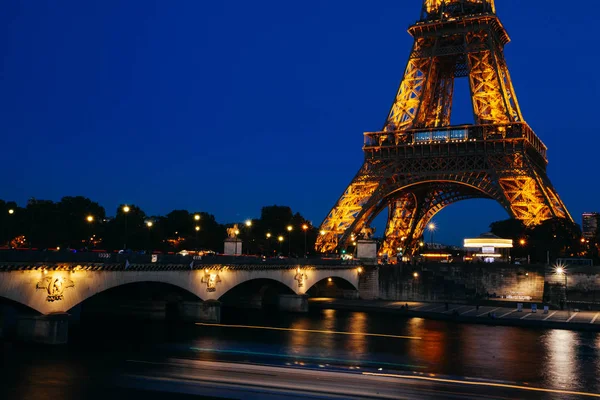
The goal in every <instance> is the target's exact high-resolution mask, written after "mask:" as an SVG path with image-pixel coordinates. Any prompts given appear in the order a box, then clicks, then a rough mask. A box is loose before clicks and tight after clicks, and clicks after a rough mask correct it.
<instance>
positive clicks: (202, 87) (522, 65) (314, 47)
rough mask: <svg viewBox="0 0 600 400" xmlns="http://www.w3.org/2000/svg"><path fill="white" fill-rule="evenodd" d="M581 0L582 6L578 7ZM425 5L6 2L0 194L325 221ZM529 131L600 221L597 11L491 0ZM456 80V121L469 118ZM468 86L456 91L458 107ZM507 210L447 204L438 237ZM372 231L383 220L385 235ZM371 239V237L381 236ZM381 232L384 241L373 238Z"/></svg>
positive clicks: (560, 186)
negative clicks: (279, 212)
mask: <svg viewBox="0 0 600 400" xmlns="http://www.w3.org/2000/svg"><path fill="white" fill-rule="evenodd" d="M585 3H587V7H586V6H585ZM420 7H421V1H420V0H378V1H372V2H366V1H358V0H356V1H349V0H345V1H341V0H336V1H333V0H331V1H314V0H312V1H311V0H309V1H302V2H291V1H281V0H278V1H266V0H263V1H245V0H237V1H233V0H222V1H196V0H178V1H142V0H138V1H133V0H129V1H120V0H107V1H75V0H63V1H43V0H37V1H25V0H23V1H16V0H7V1H5V2H3V11H2V13H1V14H0V53H1V54H2V61H3V62H2V69H1V74H0V132H1V134H2V146H1V147H0V157H1V159H2V170H3V176H4V179H3V180H2V185H1V186H0V198H2V199H5V200H15V201H17V202H18V203H19V204H20V205H23V206H24V205H25V204H26V201H27V199H28V198H30V197H35V198H39V199H50V200H59V199H60V198H61V197H62V196H65V195H84V196H87V197H90V198H92V199H93V200H95V201H98V202H99V203H100V204H102V205H103V206H104V207H105V208H106V209H107V213H108V214H109V215H113V214H114V210H115V208H116V207H117V205H118V204H120V203H134V204H137V205H140V206H141V207H142V209H144V211H146V213H148V214H163V213H167V212H169V211H170V210H172V209H179V208H183V209H189V210H202V211H207V212H210V213H213V214H215V216H216V217H217V220H219V221H220V222H231V221H237V220H242V219H245V218H253V217H258V216H259V215H260V208H261V206H263V205H272V204H279V205H289V206H291V207H292V208H293V209H294V210H295V211H299V212H301V213H302V214H303V215H305V216H306V217H307V218H309V219H311V220H312V221H313V223H314V224H319V223H320V222H321V221H322V219H323V218H324V217H325V215H326V214H327V212H328V211H329V210H330V208H331V207H332V205H333V204H334V203H335V201H336V200H337V198H338V197H339V195H340V194H341V193H342V191H343V190H344V189H345V187H346V186H347V184H348V183H349V182H350V180H351V179H352V177H353V176H354V174H355V173H356V172H357V170H358V168H359V167H360V165H361V162H362V150H361V146H362V140H363V136H362V134H363V132H364V131H376V130H379V129H381V127H382V125H383V122H384V120H385V118H386V116H387V113H388V110H389V107H390V105H391V103H392V101H393V99H394V96H395V94H396V90H397V87H398V84H399V82H400V79H401V78H402V74H403V70H404V67H405V65H406V60H407V57H408V54H409V51H410V48H411V45H412V38H411V37H410V36H409V35H408V34H407V33H406V29H407V28H408V26H409V25H410V24H411V23H414V22H415V21H416V20H417V19H418V17H419V12H420ZM497 8H498V14H499V15H500V17H501V19H502V21H503V23H504V25H505V27H506V28H507V30H508V31H509V34H510V35H511V37H512V39H513V42H512V43H510V44H508V45H507V48H506V58H507V61H508V65H509V68H510V72H511V74H512V78H513V82H514V84H515V87H516V91H517V95H518V98H519V102H520V105H521V109H522V111H523V114H524V116H525V119H526V121H527V122H528V123H529V124H530V125H531V127H532V128H533V129H534V130H535V131H536V132H537V134H538V135H539V136H540V137H541V138H542V140H543V141H544V142H545V143H546V145H547V146H548V147H549V160H550V164H549V167H548V168H549V175H550V178H551V179H552V181H553V183H554V185H555V186H556V188H557V190H558V192H559V194H560V195H561V196H562V198H563V200H564V201H565V203H566V205H567V207H568V208H569V210H570V212H571V213H572V214H573V216H574V218H575V219H576V221H577V222H580V219H581V218H580V216H581V213H582V212H583V211H587V210H599V209H600V204H598V203H599V202H598V198H599V196H600V185H598V183H597V175H598V161H597V160H598V146H599V145H600V139H599V138H598V134H597V132H598V128H597V125H598V124H597V123H596V121H595V120H594V119H593V118H590V116H596V115H598V112H599V111H598V105H597V98H598V92H599V87H600V77H599V75H598V73H597V68H598V64H599V61H600V60H599V58H600V56H599V54H598V52H597V49H598V33H597V26H598V24H599V23H600V18H599V17H598V13H596V12H582V10H592V11H594V10H596V9H597V1H596V0H583V1H580V2H578V3H577V7H568V6H564V1H558V0H556V1H555V0H546V1H543V2H541V1H524V0H502V1H497ZM466 85H467V81H466V80H461V81H459V85H458V91H457V95H456V97H455V98H456V101H455V107H454V114H453V123H458V122H470V121H471V120H472V116H471V115H472V113H471V106H470V103H469V102H468V99H467V97H466V90H464V89H465V88H466V87H467V86H466ZM461 86H462V88H463V91H462V95H461ZM506 217H507V214H506V213H505V212H504V211H503V209H502V208H501V207H500V206H499V205H497V204H495V203H494V202H492V201H489V200H471V201H466V202H462V203H458V204H454V205H452V206H450V207H448V208H446V209H445V210H443V211H442V212H441V213H439V214H438V215H437V216H436V218H435V221H436V223H437V225H438V226H439V229H438V231H437V233H436V238H435V239H436V241H445V242H447V243H458V242H460V241H461V239H462V238H463V237H465V236H467V235H476V234H479V233H481V232H485V231H487V229H488V225H489V223H490V222H492V221H495V220H498V219H504V218H506ZM380 222H381V221H380ZM379 225H381V223H379ZM379 233H381V229H379Z"/></svg>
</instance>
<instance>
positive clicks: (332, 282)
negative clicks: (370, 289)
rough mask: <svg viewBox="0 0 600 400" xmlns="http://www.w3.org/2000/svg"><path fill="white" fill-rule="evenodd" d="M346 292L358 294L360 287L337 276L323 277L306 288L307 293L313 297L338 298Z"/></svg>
mask: <svg viewBox="0 0 600 400" xmlns="http://www.w3.org/2000/svg"><path fill="white" fill-rule="evenodd" d="M345 291H353V292H356V293H358V287H357V286H356V285H355V284H354V283H352V282H350V281H349V280H348V279H346V278H344V277H340V276H335V275H332V276H327V277H323V278H322V279H321V280H319V281H317V282H314V283H313V284H312V285H311V286H310V287H307V288H306V293H307V294H308V295H309V296H311V297H338V296H339V295H340V294H343V292H345Z"/></svg>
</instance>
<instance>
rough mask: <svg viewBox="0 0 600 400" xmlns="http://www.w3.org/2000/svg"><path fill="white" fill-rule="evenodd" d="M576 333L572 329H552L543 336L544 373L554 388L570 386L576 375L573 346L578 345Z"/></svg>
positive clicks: (575, 359)
mask: <svg viewBox="0 0 600 400" xmlns="http://www.w3.org/2000/svg"><path fill="white" fill-rule="evenodd" d="M577 336H578V334H577V333H576V332H572V331H565V330H559V329H556V330H552V331H549V332H548V333H547V334H546V335H545V336H544V338H543V341H544V344H545V345H546V358H545V361H546V362H545V365H544V370H545V375H546V379H547V380H548V382H549V383H550V384H551V385H553V386H554V387H556V388H561V389H564V388H572V387H573V382H574V381H576V377H577V376H578V375H577V372H578V371H577V369H578V368H577V361H578V360H577V358H576V357H575V348H576V346H578V345H579V341H578V338H577Z"/></svg>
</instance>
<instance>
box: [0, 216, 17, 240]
mask: <svg viewBox="0 0 600 400" xmlns="http://www.w3.org/2000/svg"><path fill="white" fill-rule="evenodd" d="M14 213H15V210H14V209H12V208H9V209H8V218H9V220H8V221H10V218H11V215H14ZM6 225H9V224H8V223H7V224H6ZM11 227H12V221H10V225H9V228H8V229H7V231H8V233H7V234H8V239H7V243H8V246H7V247H9V248H10V236H11V229H10V228H11ZM2 234H3V235H2V236H4V229H3V230H2Z"/></svg>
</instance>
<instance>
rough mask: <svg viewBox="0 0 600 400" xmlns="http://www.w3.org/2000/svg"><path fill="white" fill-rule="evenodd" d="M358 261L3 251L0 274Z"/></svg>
mask: <svg viewBox="0 0 600 400" xmlns="http://www.w3.org/2000/svg"><path fill="white" fill-rule="evenodd" d="M359 265H361V264H360V262H358V261H356V260H342V259H339V258H263V257H260V256H222V255H217V256H183V255H178V254H156V255H152V254H133V253H130V254H127V253H108V252H106V253H95V252H80V253H71V252H45V251H0V271H2V270H5V271H6V270H23V269H38V268H52V269H71V268H75V267H79V269H86V270H108V271H119V270H129V269H131V270H189V269H201V268H216V267H223V266H227V267H229V268H233V269H245V268H259V269H271V268H274V269H282V268H283V269H285V268H290V269H291V268H296V267H298V266H301V267H314V268H324V267H326V268H332V267H333V268H352V267H357V266H359Z"/></svg>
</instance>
